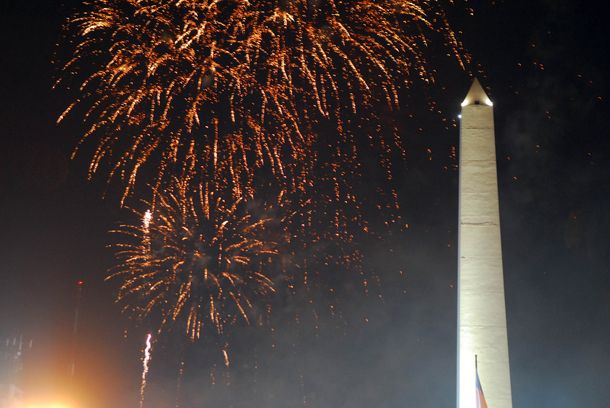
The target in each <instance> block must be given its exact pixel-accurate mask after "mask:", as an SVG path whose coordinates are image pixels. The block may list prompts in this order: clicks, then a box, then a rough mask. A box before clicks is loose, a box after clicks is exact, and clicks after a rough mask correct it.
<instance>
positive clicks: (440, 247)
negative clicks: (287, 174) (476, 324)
mask: <svg viewBox="0 0 610 408" xmlns="http://www.w3.org/2000/svg"><path fill="white" fill-rule="evenodd" d="M490 3H495V4H494V5H492V4H490ZM461 6H462V3H461V2H458V9H459V7H461ZM79 7H80V2H78V1H69V2H65V3H64V4H61V5H60V4H57V3H55V2H40V3H37V2H11V3H10V4H9V2H2V3H1V5H0V50H1V52H0V72H1V76H0V78H1V79H0V96H1V98H0V135H1V137H2V149H0V163H1V165H0V169H1V171H0V339H3V338H7V337H12V336H15V335H18V334H21V333H23V334H24V335H25V336H26V338H31V339H33V340H34V348H33V349H32V351H31V352H30V354H29V355H28V356H27V359H26V363H27V364H26V369H27V368H29V370H30V371H29V373H28V375H27V384H29V386H30V387H31V389H35V390H36V392H37V393H39V392H42V391H41V390H43V391H48V392H54V390H56V389H61V390H63V391H61V392H67V391H65V390H67V389H70V387H73V388H74V389H78V390H80V391H79V392H80V393H83V394H85V395H86V396H87V397H86V401H87V402H85V403H84V404H85V405H84V406H85V407H109V406H118V407H126V408H127V407H133V406H136V400H137V394H138V386H139V375H140V372H139V369H140V361H139V358H140V348H141V346H142V342H143V339H144V334H145V332H146V327H145V325H144V327H142V326H140V327H138V326H136V325H135V324H134V323H132V322H129V321H128V320H127V319H125V318H124V317H122V316H121V314H120V311H119V307H118V306H116V305H114V304H113V301H112V299H113V297H112V293H113V285H112V284H109V283H105V282H103V278H104V276H105V275H106V270H107V269H108V268H109V267H110V266H111V265H112V257H111V253H110V251H109V250H108V249H106V247H105V246H106V244H107V243H108V242H109V236H108V234H107V230H108V229H109V228H111V227H112V226H113V225H115V222H116V221H117V220H119V219H120V218H121V217H122V216H124V214H123V212H122V211H120V210H119V209H118V208H117V205H116V200H115V199H114V198H113V197H112V194H113V192H112V191H111V192H110V193H109V194H110V196H111V197H110V198H108V199H102V194H103V191H104V188H105V185H104V183H103V181H102V180H100V179H97V180H94V181H92V182H88V181H86V179H85V173H86V158H84V157H80V158H77V159H76V160H70V159H69V154H70V151H71V149H72V147H73V146H74V143H75V142H76V140H77V139H78V137H79V132H80V131H81V130H82V129H81V127H80V125H79V123H78V122H77V121H72V122H68V123H67V124H64V125H60V126H57V125H56V124H55V121H56V118H57V116H58V114H59V113H60V112H61V111H62V110H63V107H64V106H65V105H66V104H67V102H68V101H69V100H70V98H71V97H72V96H71V95H69V94H68V93H67V92H66V91H65V90H58V91H53V90H52V89H51V87H52V84H53V81H54V78H55V77H56V75H57V68H56V67H54V66H53V64H52V61H53V59H54V53H55V52H56V51H57V50H58V48H57V46H56V43H58V42H61V41H62V39H61V27H62V24H63V22H64V20H65V18H66V17H67V16H69V15H70V14H71V13H72V11H73V10H74V9H78V8H79ZM469 7H472V8H473V9H474V15H473V16H469V15H468V13H466V12H464V11H455V12H452V13H451V17H452V23H453V24H454V26H455V27H456V29H458V30H461V32H462V39H463V41H464V44H465V46H466V48H467V49H469V50H470V52H471V54H472V55H473V59H474V61H475V64H474V65H473V66H474V67H475V68H474V70H475V71H476V70H477V68H476V67H477V65H478V66H479V67H480V72H479V73H478V75H479V77H480V79H481V81H482V82H483V84H484V85H485V86H486V87H488V89H489V91H490V95H491V97H492V99H493V100H494V102H495V115H496V128H497V129H496V133H497V135H496V136H497V147H498V165H499V169H498V171H499V175H498V177H499V183H500V184H499V185H500V199H501V204H500V207H501V217H502V234H503V247H504V272H505V281H506V298H507V308H508V325H509V328H508V329H509V342H510V354H511V369H512V382H513V399H514V405H515V406H516V407H522V408H529V407H531V408H533V407H537V408H538V407H553V408H562V407H580V406H590V407H607V406H610V388H608V387H607V384H608V383H609V382H610V369H609V368H608V367H610V341H609V339H610V271H609V265H610V131H609V130H608V126H607V118H608V117H610V105H609V103H608V98H610V94H609V86H610V83H609V81H608V77H607V73H608V72H610V53H609V52H608V50H609V49H610V26H608V24H607V20H606V19H605V11H604V10H601V9H600V6H598V5H597V4H596V2H574V1H563V0H555V1H551V0H531V1H523V0H512V1H505V2H503V1H495V2H485V1H473V2H470V3H469ZM59 50H60V51H61V48H59ZM439 61H441V62H439V64H440V67H439V68H440V69H439V73H440V74H439V75H440V76H439V83H438V84H437V85H434V86H432V87H431V88H430V89H428V90H422V89H420V88H418V87H416V88H415V89H414V90H413V91H412V93H411V95H410V98H409V102H408V104H405V105H408V106H403V108H402V111H401V112H400V115H403V116H402V117H403V118H404V119H403V120H402V121H401V130H402V133H403V136H404V137H405V139H406V141H407V146H408V149H409V159H408V161H407V162H406V163H405V164H404V172H402V174H401V176H400V179H399V181H400V188H399V192H400V197H401V203H402V210H401V211H402V213H403V214H402V215H403V216H404V217H405V219H406V220H407V222H408V223H409V225H410V228H409V229H408V230H407V231H406V232H404V233H401V234H397V235H396V234H395V235H393V236H389V237H387V239H386V241H384V244H383V245H381V244H377V245H370V246H369V248H368V249H367V251H366V256H367V258H366V259H367V260H366V265H367V267H369V268H372V269H375V270H378V271H380V274H381V275H382V278H383V279H382V280H383V288H382V290H383V292H384V299H385V300H384V302H379V301H377V300H376V299H363V298H362V297H361V296H360V295H354V296H353V298H349V297H348V298H346V299H344V302H343V305H344V306H343V308H344V315H345V316H346V317H345V321H339V322H337V321H335V320H333V319H330V318H329V319H322V324H321V328H320V329H319V330H318V331H316V332H315V333H313V331H312V330H310V329H308V328H307V327H305V326H302V327H299V328H295V326H294V325H293V324H286V325H284V326H283V325H282V324H280V323H278V326H277V330H276V333H275V334H274V336H271V337H273V338H271V339H270V336H268V335H265V334H260V333H258V332H256V331H255V330H253V329H252V328H243V329H241V330H238V331H237V333H236V334H235V338H238V339H239V338H240V336H242V337H241V339H242V340H238V342H237V343H238V344H237V346H236V351H235V356H234V366H233V368H232V369H231V370H229V373H228V374H229V375H230V380H226V379H221V380H217V384H216V385H211V381H210V366H213V365H214V364H216V363H215V362H214V361H215V360H214V357H211V356H210V354H211V353H210V352H209V351H206V349H205V347H206V345H201V346H200V348H199V349H198V348H191V349H190V350H189V351H188V352H187V355H188V356H189V359H190V360H192V362H191V364H190V366H188V365H187V371H186V374H185V380H184V384H182V386H183V406H184V407H200V406H203V404H204V403H207V405H205V406H214V407H224V406H235V407H273V408H275V407H296V406H303V404H304V403H303V401H305V403H306V404H307V406H311V407H316V408H327V407H328V408H330V407H354V408H360V407H373V406H374V407H384V408H385V407H387V408H394V407H414V408H426V407H434V408H438V407H453V406H455V369H456V367H455V328H456V327H455V326H456V322H455V316H456V288H455V281H456V237H457V231H456V228H457V171H456V169H455V160H454V159H452V158H451V157H450V155H449V152H450V151H451V148H452V146H455V145H456V144H457V140H458V134H457V129H456V128H453V127H450V128H449V130H446V129H445V128H444V126H442V125H441V124H440V121H439V118H441V117H445V118H450V119H452V120H453V119H455V118H456V116H457V114H458V113H459V103H460V101H461V99H462V98H463V96H464V95H465V93H466V91H467V89H468V85H469V81H470V79H469V78H468V75H467V73H464V72H462V71H460V70H459V69H457V67H455V66H451V64H450V63H448V62H447V61H446V60H443V59H442V58H439ZM428 97H434V99H435V100H436V102H437V105H438V106H439V107H440V108H441V109H442V110H443V115H435V114H431V113H430V112H428V110H427V109H426V98H428ZM411 113H413V114H415V116H414V118H412V119H409V118H408V116H409V114H411ZM420 128H421V129H422V130H421V131H419V129H420ZM428 149H430V150H431V152H432V153H429V152H428ZM430 158H431V159H432V160H429V159H430ZM401 270H402V271H403V272H404V275H403V276H401V275H400V274H399V271H401ZM81 278H82V279H84V280H85V281H86V285H85V289H84V298H83V302H82V308H81V316H82V321H81V323H82V325H81V332H80V333H81V335H80V337H79V347H78V349H79V350H80V352H79V354H78V355H79V359H78V364H79V365H78V367H79V371H78V372H79V375H78V376H77V380H75V383H76V385H74V384H72V385H71V386H69V385H67V383H66V380H65V373H66V371H67V367H68V365H69V361H70V353H69V350H70V349H71V348H72V340H71V336H70V330H71V322H72V313H73V307H74V304H75V295H76V292H75V282H76V280H77V279H81ZM286 308H287V309H288V308H290V305H289V304H287V305H286ZM288 314H289V313H288V312H287V313H286V315H288ZM364 315H366V317H368V318H369V323H368V324H363V323H353V322H357V321H358V319H359V318H360V317H362V316H364ZM281 321H282V318H281V316H280V317H279V318H278V322H281ZM345 322H350V323H349V324H348V323H345ZM125 329H128V332H127V333H128V336H127V339H125V338H124V331H125ZM271 343H273V344H275V345H276V347H275V348H274V349H272V348H271V347H270V344H271ZM176 344H177V342H176V341H174V340H172V339H165V340H162V341H160V342H159V343H158V350H157V354H155V358H157V360H154V361H153V366H152V368H151V377H150V378H151V384H150V388H149V389H150V396H149V404H148V405H147V406H148V407H165V406H172V407H173V406H174V405H173V398H174V394H175V388H176V381H175V379H176V376H177V375H176V373H177V367H176V364H175V361H177V357H176V355H178V354H179V351H177V349H178V348H179V347H178V346H176ZM156 356H159V357H156ZM254 366H257V367H258V368H256V369H254V368H253V367H254ZM217 372H218V373H219V374H218V375H219V376H221V377H222V376H223V375H225V376H226V375H227V373H226V372H224V371H223V370H222V369H220V368H218V370H217ZM223 378H224V377H223ZM227 381H230V382H231V384H232V385H231V386H225V385H223V384H225V383H226V382H227Z"/></svg>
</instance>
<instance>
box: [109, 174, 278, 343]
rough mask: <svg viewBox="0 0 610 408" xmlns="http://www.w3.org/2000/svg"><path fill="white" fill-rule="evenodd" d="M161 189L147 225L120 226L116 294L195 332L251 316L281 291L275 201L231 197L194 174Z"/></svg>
mask: <svg viewBox="0 0 610 408" xmlns="http://www.w3.org/2000/svg"><path fill="white" fill-rule="evenodd" d="M174 182H175V184H173V185H172V186H171V187H170V188H168V189H167V191H165V192H164V193H159V196H158V202H157V206H156V208H155V210H154V213H153V215H152V217H150V223H149V224H148V225H145V224H142V223H138V224H135V225H129V224H124V225H121V226H120V227H119V228H118V229H117V230H115V231H113V232H115V233H117V234H118V235H120V237H121V238H122V240H121V242H120V243H118V244H116V245H115V247H116V249H117V252H116V257H117V259H118V261H119V263H118V265H117V267H116V270H115V271H114V272H113V273H112V274H111V275H110V276H109V279H110V278H116V279H120V289H119V292H118V297H117V301H119V302H123V303H125V309H126V310H128V311H132V312H135V313H136V315H137V316H138V317H142V318H143V317H147V316H150V315H157V316H159V317H160V319H161V323H160V329H163V328H165V327H166V326H167V325H168V324H173V323H175V322H179V323H180V324H181V325H182V324H183V325H184V327H185V331H186V333H187V334H188V336H189V337H190V338H191V339H193V340H195V339H198V338H199V337H200V336H201V335H202V333H203V331H204V323H205V322H207V323H208V324H209V325H210V326H211V327H213V328H214V330H215V331H216V332H217V333H219V334H220V333H222V332H223V328H224V326H225V325H227V324H230V323H234V322H236V321H238V320H243V321H245V322H246V323H249V322H250V317H251V313H252V311H253V309H254V308H255V305H256V304H257V302H259V301H261V299H265V298H266V297H267V296H268V295H270V294H272V293H273V292H275V287H274V280H273V277H272V276H271V274H269V273H267V272H266V270H265V266H266V265H268V264H269V263H270V261H271V259H272V258H273V257H275V256H276V255H277V254H278V243H276V242H275V241H273V240H272V239H270V236H271V234H270V230H271V229H272V224H273V223H274V222H276V221H279V220H276V219H275V218H274V217H272V216H271V215H270V214H271V209H270V208H269V207H266V208H264V209H261V210H260V211H259V213H258V214H257V211H255V210H256V208H255V205H254V203H252V202H244V201H239V200H238V201H236V202H234V203H231V204H229V203H227V202H226V201H225V200H224V199H223V198H222V197H221V196H220V195H218V194H217V193H216V192H214V191H210V190H209V189H208V188H207V187H206V186H204V185H202V186H199V187H198V188H196V189H194V190H195V192H194V191H192V190H193V189H192V186H191V184H190V180H189V179H187V180H178V179H174Z"/></svg>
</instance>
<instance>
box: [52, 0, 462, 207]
mask: <svg viewBox="0 0 610 408" xmlns="http://www.w3.org/2000/svg"><path fill="white" fill-rule="evenodd" d="M71 25H72V26H73V27H74V28H75V30H74V31H75V48H74V53H73V56H72V58H71V59H69V60H68V61H67V63H66V64H65V66H64V72H65V73H66V74H67V75H66V77H70V76H72V75H73V76H74V77H75V78H76V80H77V81H78V82H79V89H80V92H79V96H78V98H77V99H76V100H75V101H74V102H73V103H72V104H70V105H69V106H68V108H67V109H66V111H65V112H64V113H63V114H62V115H61V116H60V117H59V121H61V120H62V119H63V118H64V117H65V115H66V114H68V113H69V112H70V111H71V110H72V109H74V108H75V107H76V106H78V105H83V106H84V107H85V114H84V118H85V121H86V123H87V128H86V131H85V133H84V136H83V138H82V142H85V141H86V140H88V139H91V138H93V139H95V143H94V145H95V146H96V148H95V149H94V151H93V154H92V159H91V163H90V167H89V175H90V176H92V175H93V174H94V173H96V172H98V171H99V170H100V167H101V166H103V165H104V166H107V167H105V169H107V170H108V176H109V179H110V178H113V177H115V176H116V177H119V178H120V179H122V180H123V182H124V183H125V190H124V197H123V198H125V197H126V196H127V195H129V193H130V191H131V190H132V189H133V187H134V185H135V184H136V181H137V179H138V174H139V173H140V171H141V169H142V168H143V167H145V165H151V163H154V164H152V168H154V169H155V173H156V176H155V182H154V183H153V184H152V186H153V190H154V191H155V192H156V191H157V190H158V189H159V188H160V186H161V183H162V182H163V180H166V179H167V178H171V175H172V174H176V171H175V167H180V166H181V165H182V163H183V162H184V160H185V158H186V157H187V156H189V155H190V154H195V156H196V163H197V167H198V169H199V170H200V171H201V173H202V179H205V180H211V179H217V178H219V179H221V180H222V182H223V183H224V184H225V185H228V186H230V187H229V188H230V190H231V191H232V193H233V195H234V197H235V198H236V199H240V198H242V197H248V196H251V195H252V194H253V189H254V187H253V178H254V175H255V170H256V169H258V168H261V167H265V168H267V169H268V170H270V172H271V174H272V175H273V176H274V177H276V179H277V180H279V181H281V183H283V184H284V185H285V187H286V188H287V189H293V190H294V189H298V188H303V187H304V186H305V185H307V184H308V183H309V184H310V183H311V182H310V180H309V176H308V174H307V173H308V169H310V168H311V167H312V163H311V161H312V160H314V157H315V155H314V154H311V146H312V145H313V143H314V140H315V139H316V138H317V136H314V135H315V134H316V132H314V131H313V130H314V128H315V127H316V124H319V123H320V122H321V121H327V122H328V121H330V122H331V123H335V127H336V129H337V130H338V131H339V133H340V134H341V133H342V132H343V131H344V127H345V125H346V124H345V122H346V121H345V117H346V114H349V115H353V114H354V113H357V112H358V111H359V109H360V107H363V106H367V105H370V104H371V102H372V101H379V102H383V103H385V104H387V105H388V106H389V107H390V108H394V107H396V106H398V103H399V100H398V95H399V89H400V87H401V86H403V85H408V84H410V83H411V82H412V81H413V80H414V78H420V79H422V80H424V81H430V80H431V79H432V78H433V72H432V70H429V69H428V66H427V62H426V57H425V49H426V47H427V43H428V40H429V37H430V36H431V35H435V36H436V35H438V34H439V33H440V34H441V35H442V36H443V38H444V39H445V42H446V45H447V46H448V47H449V49H450V50H451V52H452V53H453V54H454V55H456V56H457V58H458V60H459V58H460V52H459V44H458V43H457V41H456V39H455V36H454V34H453V32H452V31H451V29H450V28H449V26H448V24H447V22H446V19H445V15H444V12H443V4H442V3H440V2H437V1H432V0H410V1H408V0H319V1H315V2H313V1H310V0H286V1H277V0H253V1H237V0H168V1H159V0H93V1H91V2H90V3H88V5H87V10H86V11H84V12H83V13H81V14H79V15H77V16H75V17H74V18H73V19H72V20H71ZM342 141H343V142H344V143H350V142H352V139H351V138H350V137H343V138H342ZM392 144H393V143H392V142H389V143H386V146H390V145H392ZM387 148H389V147H387ZM348 150H349V149H346V151H348Z"/></svg>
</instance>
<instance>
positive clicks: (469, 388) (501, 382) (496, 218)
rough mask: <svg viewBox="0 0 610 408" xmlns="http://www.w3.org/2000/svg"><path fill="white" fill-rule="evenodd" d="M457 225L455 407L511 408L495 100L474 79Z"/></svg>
mask: <svg viewBox="0 0 610 408" xmlns="http://www.w3.org/2000/svg"><path fill="white" fill-rule="evenodd" d="M459 190H460V192H459V226H458V329H457V330H458V333H457V334H458V380H457V388H458V389H457V400H458V408H477V396H476V369H475V356H477V357H478V372H479V377H480V379H481V384H482V387H483V391H484V393H485V399H486V400H487V404H488V406H489V407H490V408H512V396H511V386H510V368H509V360H508V337H507V332H506V307H505V300H504V275H503V272H502V245H501V239H500V211H499V204H498V180H497V171H496V145H495V135H494V118H493V103H492V102H491V100H490V99H489V97H488V96H487V94H486V93H485V91H484V90H483V88H482V87H481V84H480V83H479V81H478V80H476V79H475V80H474V82H473V84H472V86H471V88H470V91H469V92H468V95H466V99H465V100H464V102H463V103H462V115H461V126H460V187H459Z"/></svg>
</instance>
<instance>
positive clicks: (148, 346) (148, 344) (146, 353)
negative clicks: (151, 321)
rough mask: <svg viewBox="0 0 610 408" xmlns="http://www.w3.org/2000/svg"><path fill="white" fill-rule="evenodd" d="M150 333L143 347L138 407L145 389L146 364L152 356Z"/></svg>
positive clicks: (142, 404)
mask: <svg viewBox="0 0 610 408" xmlns="http://www.w3.org/2000/svg"><path fill="white" fill-rule="evenodd" d="M151 350H152V334H150V333H149V334H148V336H146V347H145V348H144V359H143V364H142V365H143V367H142V384H141V385H140V408H142V407H144V392H145V391H146V375H147V374H148V364H149V363H150V359H151V358H152V354H151Z"/></svg>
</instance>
